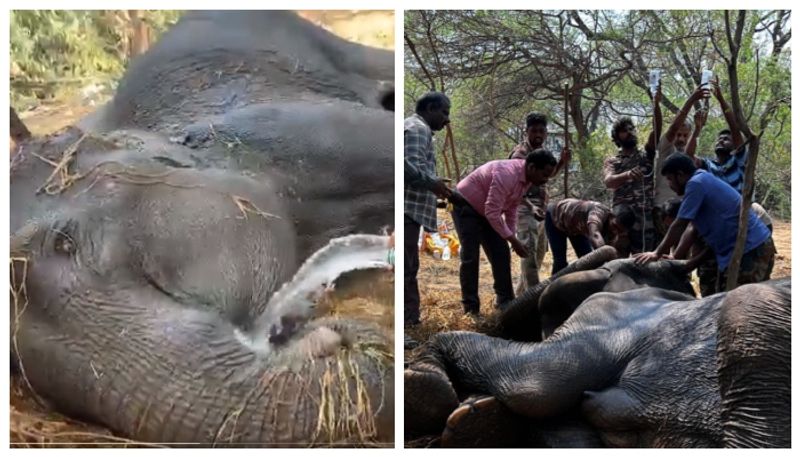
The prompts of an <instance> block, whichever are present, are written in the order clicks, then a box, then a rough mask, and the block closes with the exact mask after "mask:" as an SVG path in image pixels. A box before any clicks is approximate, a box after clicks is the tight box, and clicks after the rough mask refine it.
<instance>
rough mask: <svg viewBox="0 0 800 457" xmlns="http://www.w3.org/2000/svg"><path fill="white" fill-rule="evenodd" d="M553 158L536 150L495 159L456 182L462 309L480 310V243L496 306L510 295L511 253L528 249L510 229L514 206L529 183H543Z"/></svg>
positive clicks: (514, 222) (513, 224)
mask: <svg viewBox="0 0 800 457" xmlns="http://www.w3.org/2000/svg"><path fill="white" fill-rule="evenodd" d="M555 166H556V159H555V158H554V157H553V155H552V154H551V153H550V152H548V151H546V150H544V149H537V150H536V151H533V152H531V153H529V154H528V156H527V157H526V158H525V160H524V161H523V160H518V159H511V160H493V161H491V162H488V163H486V164H484V165H481V166H480V167H478V168H477V169H476V170H475V171H473V172H472V173H470V174H469V175H467V177H466V178H464V179H462V180H461V182H459V183H458V186H457V192H455V193H454V194H453V197H452V199H453V203H454V207H453V222H454V223H455V226H456V231H457V232H458V236H459V239H460V241H461V266H460V270H459V280H460V282H461V302H462V304H463V306H464V312H465V313H470V314H473V315H475V316H477V315H478V314H479V313H480V299H479V297H478V277H479V266H480V265H479V261H480V247H481V246H483V250H484V252H485V253H486V257H487V258H488V259H489V263H490V265H491V267H492V276H493V278H494V291H495V295H496V301H495V305H496V306H497V307H498V308H501V309H502V308H503V307H504V306H505V304H506V303H508V302H509V301H511V300H512V299H513V298H514V290H513V288H512V283H511V253H510V251H509V249H508V244H509V243H510V244H511V247H512V248H513V249H514V252H516V253H517V255H519V256H520V257H523V258H524V257H527V256H528V255H529V253H528V250H527V249H526V248H525V246H524V245H523V244H522V241H520V240H519V239H518V238H517V237H516V236H515V234H514V232H515V229H516V225H517V207H518V206H519V204H520V202H521V201H522V198H523V196H524V195H525V193H526V192H527V191H528V188H529V187H530V186H531V185H538V186H540V185H544V184H545V183H547V180H548V179H550V176H552V174H553V169H554V168H555Z"/></svg>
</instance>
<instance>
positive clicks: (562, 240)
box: [544, 206, 592, 275]
mask: <svg viewBox="0 0 800 457" xmlns="http://www.w3.org/2000/svg"><path fill="white" fill-rule="evenodd" d="M551 211H552V206H548V208H547V214H546V215H545V217H544V230H545V232H546V233H547V239H548V241H549V242H550V252H552V253H553V271H552V272H551V273H550V274H551V275H554V274H556V273H558V272H559V271H560V270H561V269H562V268H564V267H566V266H567V238H569V242H570V244H572V249H573V250H574V251H575V255H577V256H578V257H583V256H585V255H586V254H588V253H590V252H592V243H591V242H590V241H589V238H587V237H586V236H584V235H573V236H570V235H567V234H566V233H565V232H562V231H561V230H559V229H558V227H556V224H554V223H553V216H552V214H551V213H550V212H551Z"/></svg>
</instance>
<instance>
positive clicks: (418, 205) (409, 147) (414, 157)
mask: <svg viewBox="0 0 800 457" xmlns="http://www.w3.org/2000/svg"><path fill="white" fill-rule="evenodd" d="M403 154H404V159H405V160H404V162H405V163H404V167H403V168H404V173H405V177H404V180H403V182H404V190H405V191H404V195H403V197H404V206H403V209H404V212H405V215H407V216H408V217H410V218H411V219H413V220H414V221H415V222H416V223H418V224H420V225H422V227H424V228H425V230H426V231H428V232H435V231H436V196H435V195H434V194H433V192H431V188H433V185H434V184H435V183H436V181H437V179H438V178H437V176H436V153H435V152H434V150H433V132H432V131H431V128H430V127H428V124H426V123H425V120H424V119H423V118H422V116H420V115H419V114H414V115H412V116H411V117H408V118H406V120H405V122H404V124H403Z"/></svg>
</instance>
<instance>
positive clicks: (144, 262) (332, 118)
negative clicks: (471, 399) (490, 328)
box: [11, 12, 394, 446]
mask: <svg viewBox="0 0 800 457" xmlns="http://www.w3.org/2000/svg"><path fill="white" fill-rule="evenodd" d="M287 18H288V19H287ZM309 27H311V26H310V25H309V24H306V23H305V22H304V21H301V20H300V19H297V18H294V17H293V16H290V15H288V14H287V13H276V12H252V13H241V12H197V13H187V15H186V17H185V18H184V19H182V20H181V22H179V24H178V25H177V26H176V27H175V31H173V32H170V33H168V34H166V35H165V36H164V38H163V39H162V41H160V42H159V43H157V44H156V46H155V47H154V48H153V49H152V50H151V51H149V52H148V53H147V54H146V55H145V56H144V57H143V58H142V59H141V62H145V63H141V62H140V63H137V64H134V65H133V66H132V68H131V70H130V71H129V72H128V73H127V75H126V77H125V81H124V82H123V84H122V86H121V87H120V90H119V93H118V94H117V95H116V96H115V98H114V100H113V101H112V102H111V103H110V105H109V106H108V107H106V108H105V109H103V110H100V111H99V112H98V113H96V114H95V115H93V116H92V117H91V118H90V119H88V120H86V121H85V122H82V123H81V124H80V125H81V128H68V129H66V130H64V131H62V132H60V133H58V134H55V135H53V136H51V137H48V138H30V139H28V140H26V141H23V142H21V143H20V147H19V149H18V150H17V152H16V155H15V156H14V160H13V163H12V167H11V196H12V197H11V233H12V237H11V251H12V257H13V259H12V260H13V262H12V263H13V269H12V275H13V276H12V303H13V305H14V306H12V309H11V323H12V329H11V330H12V334H11V338H12V356H13V360H14V362H15V363H16V365H17V367H18V369H19V372H20V375H21V376H24V378H25V379H26V381H27V382H28V383H29V385H30V387H31V388H32V390H33V391H34V392H35V393H36V394H38V395H39V396H41V397H42V398H43V399H45V400H46V401H48V402H50V403H51V404H52V405H53V406H54V407H55V408H56V409H58V410H59V411H62V412H65V413H66V414H70V415H73V416H77V417H81V418H86V419H89V420H92V421H95V422H98V423H101V424H103V425H105V426H107V427H109V428H111V429H113V430H115V431H116V432H117V433H120V434H122V435H124V436H126V437H129V438H132V439H136V440H140V441H150V442H160V443H187V444H188V443H198V444H203V445H208V444H216V445H226V444H228V445H253V446H263V445H270V446H290V445H299V446H308V445H330V444H337V445H353V444H364V445H375V444H387V443H391V442H392V440H393V429H394V426H393V416H394V401H393V386H394V384H393V364H392V347H393V346H392V344H393V343H392V341H393V338H392V335H391V334H390V332H389V331H388V330H387V329H385V328H383V327H380V326H378V325H376V324H374V323H370V322H369V321H368V320H365V319H362V318H360V317H359V316H357V315H355V316H352V315H351V316H346V315H343V316H340V315H335V314H331V313H330V312H329V311H330V310H328V309H325V306H324V304H325V300H324V297H325V296H326V294H328V293H329V291H330V288H331V286H332V285H333V282H334V281H335V280H336V278H337V276H338V275H339V274H341V273H343V272H346V271H348V270H351V269H361V268H367V269H370V268H371V269H379V270H380V269H385V268H388V267H389V264H388V263H387V253H388V250H389V238H388V237H386V236H378V235H366V234H365V233H377V232H378V231H379V230H380V229H381V228H382V227H388V226H390V225H391V224H392V221H393V206H392V205H393V198H394V182H393V179H392V178H391V177H392V176H393V147H394V143H393V126H392V121H393V116H392V113H391V112H389V111H386V110H383V109H381V108H380V107H379V105H378V102H377V101H376V100H375V97H374V96H375V95H376V94H377V93H378V92H379V91H380V90H381V89H380V88H381V87H382V86H381V83H380V81H378V80H377V79H376V78H383V76H385V74H388V73H387V72H389V70H388V69H386V68H384V67H382V66H381V65H383V64H381V63H380V62H384V63H385V62H386V61H385V60H383V57H385V56H386V55H391V53H386V52H383V51H374V50H368V49H366V48H363V47H359V46H357V45H345V44H343V42H342V41H341V40H339V39H338V38H335V37H333V36H332V35H330V34H327V32H322V31H319V30H317V29H313V28H309ZM309 33H311V35H308V34H309ZM263 34H266V35H263ZM259 37H261V38H263V39H265V40H266V41H260V39H259ZM312 38H313V39H312ZM193 43H194V46H193ZM203 43H213V44H214V46H208V47H204V46H205V45H203ZM200 45H203V46H200ZM259 46H261V47H263V48H260V47H259ZM226 49H227V50H228V51H230V52H227V51H226ZM333 51H336V52H334V53H333V54H330V53H332V52H333ZM373 51H374V53H373ZM375 53H376V54H375ZM320 55H331V56H334V57H335V59H334V60H335V63H336V64H335V65H333V64H332V63H330V62H327V63H324V65H323V63H320V64H319V65H316V66H315V65H312V63H310V61H311V60H314V59H318V58H319V56H320ZM373 55H377V56H379V57H381V59H379V60H378V61H377V62H376V63H375V65H374V66H373V62H372V57H371V56H373ZM290 57H292V58H294V60H293V62H294V64H295V65H297V68H296V71H297V72H298V73H297V75H296V76H297V77H296V78H295V79H293V78H291V77H289V76H290V75H291V71H292V68H294V67H291V68H288V70H287V67H285V64H287V62H289V59H290ZM306 57H308V58H309V59H310V60H309V59H306ZM314 61H315V60H314ZM315 62H316V61H315ZM240 63H241V64H242V65H243V66H242V67H241V68H238V67H237V66H238V65H239V64H240ZM318 63H319V62H318ZM172 64H175V65H176V66H177V68H175V67H171V65H172ZM342 65H352V67H348V68H350V70H348V69H347V68H344V67H342ZM386 65H391V61H389V63H387V64H386ZM181 70H187V71H188V70H191V71H192V72H194V73H193V74H194V75H195V76H197V78H195V79H192V78H188V76H187V75H186V74H185V73H184V72H182V71H181ZM287 71H288V73H286V75H287V76H286V78H283V79H279V78H278V79H269V78H271V77H272V76H274V75H277V74H279V73H281V72H287ZM187 78H188V79H187ZM265 78H267V79H265ZM153 81H158V84H155V83H154V82H153ZM265 81H266V82H265ZM308 81H313V82H314V84H311V83H308V84H306V85H303V84H305V83H303V84H301V82H308ZM369 81H372V82H369ZM295 82H297V84H295ZM262 83H263V84H262ZM170 88H171V89H170ZM170 90H171V91H172V92H170ZM181 91H184V92H183V93H182V92H181ZM170 94H171V95H170ZM223 95H224V96H225V97H230V98H229V99H227V98H226V99H225V103H222V104H221V100H220V98H218V97H221V96H223ZM182 101H185V102H186V103H182ZM200 126H203V127H202V128H201V127H200ZM203 129H205V130H203ZM202 132H204V133H202ZM201 133H202V134H201ZM201 136H202V138H201Z"/></svg>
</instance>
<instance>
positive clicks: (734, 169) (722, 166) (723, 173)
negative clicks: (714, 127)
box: [688, 80, 748, 194]
mask: <svg viewBox="0 0 800 457" xmlns="http://www.w3.org/2000/svg"><path fill="white" fill-rule="evenodd" d="M713 87H714V97H716V99H717V100H718V101H719V107H720V108H721V109H722V113H723V114H724V115H725V121H726V122H727V123H728V128H727V129H725V130H722V131H720V132H719V134H717V142H716V144H715V146H714V154H715V155H716V157H714V158H713V159H709V158H698V159H695V165H697V166H698V167H701V168H704V169H706V170H708V171H710V172H711V173H713V174H714V176H716V177H717V178H719V179H721V180H723V181H725V182H726V183H728V184H730V186H731V187H733V188H734V189H736V191H737V192H739V193H740V194H741V193H742V188H743V187H744V166H745V164H746V163H747V156H748V154H747V152H748V151H747V148H746V147H745V146H744V137H743V136H742V133H741V131H740V130H739V124H738V123H737V122H736V117H735V116H734V114H733V110H732V109H731V107H730V106H728V103H727V102H726V101H725V98H724V97H723V96H722V90H721V89H720V87H719V81H717V80H714V81H713ZM698 133H699V132H698ZM688 153H689V155H690V156H691V157H694V150H693V149H692V150H691V151H688Z"/></svg>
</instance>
